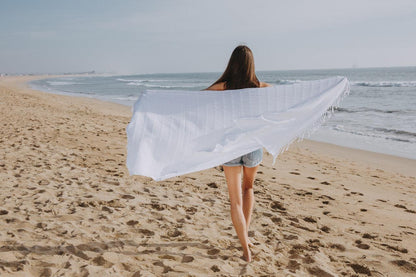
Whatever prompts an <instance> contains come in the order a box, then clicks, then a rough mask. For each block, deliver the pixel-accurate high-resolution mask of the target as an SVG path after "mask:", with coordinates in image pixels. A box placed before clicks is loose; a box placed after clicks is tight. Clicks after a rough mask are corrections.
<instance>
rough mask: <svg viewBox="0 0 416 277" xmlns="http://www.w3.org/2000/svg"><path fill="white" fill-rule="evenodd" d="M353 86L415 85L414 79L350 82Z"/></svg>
mask: <svg viewBox="0 0 416 277" xmlns="http://www.w3.org/2000/svg"><path fill="white" fill-rule="evenodd" d="M352 85H353V86H361V87H416V81H381V82H368V81H361V82H352Z"/></svg>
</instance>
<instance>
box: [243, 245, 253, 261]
mask: <svg viewBox="0 0 416 277" xmlns="http://www.w3.org/2000/svg"><path fill="white" fill-rule="evenodd" d="M243 251H244V254H243V256H244V259H245V260H246V261H247V262H248V263H249V262H251V251H250V249H249V248H248V247H247V249H246V250H243Z"/></svg>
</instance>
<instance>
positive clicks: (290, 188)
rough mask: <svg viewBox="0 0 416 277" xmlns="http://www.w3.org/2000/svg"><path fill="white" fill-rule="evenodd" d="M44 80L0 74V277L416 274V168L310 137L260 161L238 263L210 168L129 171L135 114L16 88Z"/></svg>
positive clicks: (219, 186)
mask: <svg viewBox="0 0 416 277" xmlns="http://www.w3.org/2000/svg"><path fill="white" fill-rule="evenodd" d="M41 77H42V76H36V77H34V76H27V77H0V116H1V117H2V118H3V121H2V128H1V129H0V141H1V144H2V147H1V148H0V157H1V159H0V184H1V186H0V222H1V224H0V249H2V251H0V275H2V276H3V275H5V276H9V275H13V276H16V275H20V276H23V275H25V274H26V275H27V274H31V275H36V276H39V275H43V276H52V275H62V274H63V275H77V276H79V275H87V274H91V275H93V276H95V275H100V276H114V275H118V276H133V274H136V276H162V275H163V274H170V275H172V276H183V275H186V274H190V275H194V276H221V275H222V276H224V275H226V276H229V275H254V276H259V275H268V276H273V275H274V276H276V275H277V276H352V275H354V274H355V275H360V276H361V275H363V276H368V275H370V274H371V275H372V276H412V275H414V274H415V273H416V241H415V240H414V236H415V234H416V220H415V217H416V203H415V201H414V199H415V197H416V186H415V185H416V172H413V171H412V169H413V168H416V160H410V159H406V158H401V157H396V156H391V155H386V154H379V153H374V152H369V151H364V150H356V149H351V148H346V147H341V146H337V145H331V144H328V143H321V142H315V141H310V140H304V141H302V142H298V143H293V144H292V145H291V146H290V147H289V149H288V150H287V151H285V152H284V153H282V154H281V155H279V157H278V158H277V161H276V163H275V164H274V165H272V157H271V155H269V154H267V153H266V154H265V155H264V160H263V162H262V164H261V166H260V168H259V172H258V175H257V177H256V180H255V184H254V193H255V199H256V202H255V206H254V207H255V208H254V211H253V217H252V223H251V225H250V231H249V236H250V240H251V241H252V242H253V243H254V247H253V249H252V252H253V262H252V263H250V264H247V263H246V262H244V261H243V260H242V259H241V255H242V252H241V247H240V245H239V242H238V239H237V237H236V234H235V231H234V229H233V227H232V222H231V218H230V214H229V200H228V191H227V185H226V182H225V178H224V174H223V172H221V170H220V168H218V167H217V168H211V169H207V170H203V171H199V172H195V173H192V174H186V175H183V176H179V177H174V178H170V179H168V180H165V181H161V182H155V181H152V180H151V179H150V178H147V177H142V176H129V175H128V172H127V169H126V166H125V158H126V133H125V127H126V126H127V124H128V122H129V120H130V118H131V109H130V108H129V107H126V106H124V105H121V104H115V103H109V102H104V101H101V100H97V99H93V98H85V97H81V96H80V97H73V96H64V95H57V94H51V93H47V92H42V91H36V90H32V89H30V88H28V86H27V85H26V84H25V82H27V81H29V80H31V79H33V78H41ZM48 77H49V76H48Z"/></svg>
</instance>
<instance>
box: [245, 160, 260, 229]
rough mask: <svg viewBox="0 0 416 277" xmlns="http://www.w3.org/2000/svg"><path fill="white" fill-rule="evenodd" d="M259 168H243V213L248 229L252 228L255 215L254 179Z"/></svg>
mask: <svg viewBox="0 0 416 277" xmlns="http://www.w3.org/2000/svg"><path fill="white" fill-rule="evenodd" d="M258 168H259V166H256V167H245V166H244V167H243V173H244V174H243V212H244V217H245V219H246V229H247V232H248V229H249V227H250V222H251V215H252V213H253V206H254V191H253V184H254V178H255V177H256V174H257V169H258Z"/></svg>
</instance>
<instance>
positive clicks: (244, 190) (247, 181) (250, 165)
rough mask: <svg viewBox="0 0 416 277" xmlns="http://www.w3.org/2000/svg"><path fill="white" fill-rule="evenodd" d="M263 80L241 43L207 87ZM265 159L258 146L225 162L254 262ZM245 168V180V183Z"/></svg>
mask: <svg viewBox="0 0 416 277" xmlns="http://www.w3.org/2000/svg"><path fill="white" fill-rule="evenodd" d="M269 86H270V85H269V84H267V83H263V82H260V81H259V80H258V79H257V76H256V73H255V71H254V58H253V53H252V52H251V50H250V48H248V47H247V46H245V45H240V46H237V47H236V48H235V49H234V51H233V53H232V54H231V58H230V60H229V62H228V65H227V68H226V69H225V71H224V73H223V74H222V76H221V77H220V78H219V79H218V80H217V81H216V82H215V83H214V84H212V85H211V86H210V87H209V88H207V89H206V90H229V89H242V88H258V87H269ZM262 158H263V149H258V150H256V151H254V152H251V153H248V154H246V155H243V156H241V157H238V158H236V159H234V160H232V161H229V162H227V163H225V164H224V165H223V168H224V174H225V179H226V181H227V186H228V193H229V196H230V204H231V219H232V221H233V224H234V228H235V230H236V232H237V236H238V238H239V240H240V242H241V245H242V246H243V251H244V258H245V259H246V261H248V262H250V261H251V252H250V249H249V246H252V244H251V242H250V240H249V238H248V228H249V226H250V220H251V214H252V212H253V205H254V193H253V183H254V178H255V177H256V173H257V169H258V167H259V164H260V162H261V161H262ZM241 170H242V171H243V182H242V184H241Z"/></svg>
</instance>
